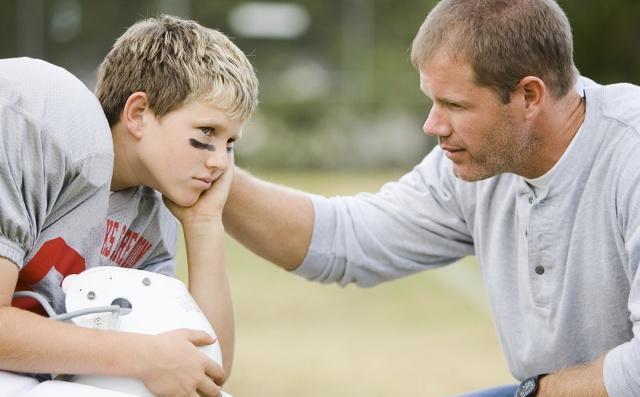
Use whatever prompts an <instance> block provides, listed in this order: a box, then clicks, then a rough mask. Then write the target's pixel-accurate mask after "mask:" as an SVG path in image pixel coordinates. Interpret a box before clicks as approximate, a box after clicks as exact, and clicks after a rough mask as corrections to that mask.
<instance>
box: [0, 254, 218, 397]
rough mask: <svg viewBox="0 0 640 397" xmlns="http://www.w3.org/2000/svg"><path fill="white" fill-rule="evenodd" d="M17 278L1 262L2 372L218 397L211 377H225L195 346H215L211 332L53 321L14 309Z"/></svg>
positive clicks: (161, 393)
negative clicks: (112, 379) (104, 378)
mask: <svg viewBox="0 0 640 397" xmlns="http://www.w3.org/2000/svg"><path fill="white" fill-rule="evenodd" d="M17 279H18V268H17V266H16V265H15V264H14V263H12V262H11V261H9V260H7V259H5V258H0V370H9V371H16V372H27V373H61V374H95V375H108V376H120V377H135V378H138V379H140V380H142V381H143V382H145V384H146V385H147V387H148V388H149V389H151V390H152V391H154V393H155V394H156V395H159V396H181V395H184V394H182V391H183V390H185V389H189V388H190V389H191V390H195V389H196V388H197V389H198V390H201V391H202V392H203V394H204V395H207V396H217V393H218V388H217V386H215V384H213V382H211V380H210V379H208V378H207V376H206V375H205V373H207V375H208V376H210V377H213V378H216V379H220V378H221V373H219V372H215V368H209V363H208V362H207V361H206V360H205V359H204V358H203V357H202V356H203V355H202V354H201V353H200V352H199V351H198V350H197V349H196V348H195V346H194V345H202V344H208V343H211V342H213V340H212V339H211V338H210V337H208V335H206V333H204V332H199V331H188V330H179V331H173V332H170V333H164V334H160V335H156V336H148V335H142V334H134V333H125V332H115V331H102V330H95V329H89V328H82V327H78V326H75V325H71V324H67V323H62V322H58V321H53V320H50V319H48V318H45V317H42V316H39V315H36V314H33V313H31V312H28V311H25V310H21V309H17V308H14V307H11V306H10V304H11V298H12V296H13V291H14V289H15V285H16V280H17ZM131 357H135V358H136V359H135V360H132V359H131Z"/></svg>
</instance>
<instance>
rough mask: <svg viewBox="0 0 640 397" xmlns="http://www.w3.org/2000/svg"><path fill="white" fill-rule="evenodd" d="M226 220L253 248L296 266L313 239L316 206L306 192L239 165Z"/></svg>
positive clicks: (238, 237)
mask: <svg viewBox="0 0 640 397" xmlns="http://www.w3.org/2000/svg"><path fill="white" fill-rule="evenodd" d="M223 220H224V225H225V228H226V230H227V231H228V232H229V234H230V235H231V236H233V237H234V238H235V239H236V240H238V241H239V242H240V243H242V244H243V245H245V246H246V247H248V248H249V249H250V250H252V251H253V252H255V253H256V254H258V255H260V256H262V257H264V258H265V259H267V260H269V261H271V262H273V263H275V264H277V265H278V266H280V267H282V268H284V269H286V270H295V269H296V268H297V267H298V266H300V264H301V263H302V261H303V260H304V258H305V256H306V254H307V249H308V248H309V244H310V242H311V234H312V232H313V222H314V210H313V204H312V202H311V199H310V198H309V197H308V196H307V195H306V194H304V193H303V192H300V191H297V190H294V189H291V188H287V187H284V186H279V185H275V184H273V183H269V182H265V181H261V180H259V179H257V178H255V177H253V176H251V175H249V173H247V172H246V171H243V170H241V169H239V168H236V169H235V175H234V179H233V182H232V184H231V191H230V193H229V199H228V200H227V204H226V206H225V208H224V217H223Z"/></svg>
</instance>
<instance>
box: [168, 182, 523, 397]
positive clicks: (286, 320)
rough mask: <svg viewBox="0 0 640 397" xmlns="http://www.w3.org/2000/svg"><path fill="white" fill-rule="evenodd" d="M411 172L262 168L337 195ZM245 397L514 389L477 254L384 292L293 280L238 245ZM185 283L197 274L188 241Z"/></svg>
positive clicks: (427, 396)
mask: <svg viewBox="0 0 640 397" xmlns="http://www.w3.org/2000/svg"><path fill="white" fill-rule="evenodd" d="M401 173H402V171H400V170H396V171H387V172H380V171H378V172H372V171H367V172H328V171H319V172H318V171H307V172H304V173H302V172H295V171H277V172H274V171H270V172H264V171H263V172H256V174H257V175H258V176H260V177H262V178H265V179H267V180H270V181H272V182H277V183H283V184H286V185H289V186H294V187H296V188H300V189H304V190H307V191H311V192H314V193H319V194H325V195H330V196H331V195H341V194H350V193H355V192H359V191H376V190H377V189H378V188H379V187H380V186H382V184H383V183H384V182H385V181H388V180H391V179H396V178H397V177H399V176H400V175H401ZM227 247H228V257H227V259H228V263H229V271H230V280H231V288H232V294H233V299H234V304H235V309H236V343H237V347H236V356H235V365H234V369H233V374H232V376H231V379H230V381H229V383H228V385H227V390H228V391H229V392H231V393H233V394H235V395H236V396H259V395H260V396H282V397H294V396H295V397H299V396H305V397H320V396H380V397H382V396H389V395H401V396H424V397H436V396H453V395H456V394H459V393H463V392H465V391H469V390H473V389H477V388H483V387H490V386H492V385H496V384H504V383H513V382H514V380H513V379H512V378H511V376H510V375H509V373H508V370H507V367H506V363H505V361H504V359H503V357H502V354H501V352H500V348H499V346H498V342H497V338H496V336H495V332H494V328H493V324H492V322H491V320H490V318H489V313H488V303H487V298H486V295H485V291H484V287H483V285H482V279H481V276H480V274H479V271H478V268H477V266H475V265H476V264H475V260H474V258H467V259H465V260H463V261H461V262H459V263H457V264H454V265H451V266H448V267H446V268H443V269H438V270H434V271H431V272H424V273H422V274H419V275H417V276H413V277H408V278H405V279H401V280H396V281H393V282H390V283H386V284H382V285H380V286H377V287H375V288H370V289H359V288H357V287H354V286H348V287H346V288H344V289H343V288H340V287H337V286H334V285H331V286H325V285H319V284H314V283H310V282H308V281H306V280H304V279H301V278H299V277H295V276H292V275H288V274H286V272H285V271H284V270H280V269H278V268H276V267H275V266H273V265H270V264H268V263H266V262H265V261H264V260H262V259H260V258H258V257H256V256H255V255H253V254H251V253H250V252H248V251H247V250H246V249H244V248H242V247H241V246H240V245H238V243H236V242H235V241H233V240H231V239H229V241H228V242H227ZM180 248H181V249H180V252H181V257H180V258H179V260H180V262H181V264H182V266H181V269H180V272H181V276H182V277H184V275H185V274H186V270H185V266H184V263H185V257H184V243H182V244H181V247H180Z"/></svg>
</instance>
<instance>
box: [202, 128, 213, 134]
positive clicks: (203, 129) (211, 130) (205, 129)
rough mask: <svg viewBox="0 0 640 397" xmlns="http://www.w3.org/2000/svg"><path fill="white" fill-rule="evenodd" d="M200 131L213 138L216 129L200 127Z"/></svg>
mask: <svg viewBox="0 0 640 397" xmlns="http://www.w3.org/2000/svg"><path fill="white" fill-rule="evenodd" d="M200 131H202V133H203V134H205V135H206V136H211V135H213V132H214V129H213V128H211V127H200Z"/></svg>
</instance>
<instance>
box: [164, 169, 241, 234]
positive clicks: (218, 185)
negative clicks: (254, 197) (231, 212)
mask: <svg viewBox="0 0 640 397" xmlns="http://www.w3.org/2000/svg"><path fill="white" fill-rule="evenodd" d="M231 158H232V159H233V157H231ZM233 169H234V164H233V161H231V162H230V164H229V167H228V168H227V169H226V170H225V171H224V172H223V173H222V175H220V177H218V179H216V180H215V181H214V182H213V184H212V185H211V187H210V188H209V189H207V190H205V191H204V192H202V194H201V195H200V198H199V199H198V201H196V203H195V204H194V205H192V206H191V207H180V206H179V205H177V204H176V203H174V202H173V201H171V200H170V199H168V198H167V197H166V196H165V197H163V200H164V203H165V205H166V206H167V207H168V208H169V210H170V211H171V213H172V214H173V215H174V216H175V217H176V218H178V220H179V221H180V223H182V225H183V227H184V226H185V224H186V223H193V224H199V223H210V222H222V211H223V209H224V205H225V203H226V202H227V197H228V196H229V189H230V187H231V181H232V180H233Z"/></svg>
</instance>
